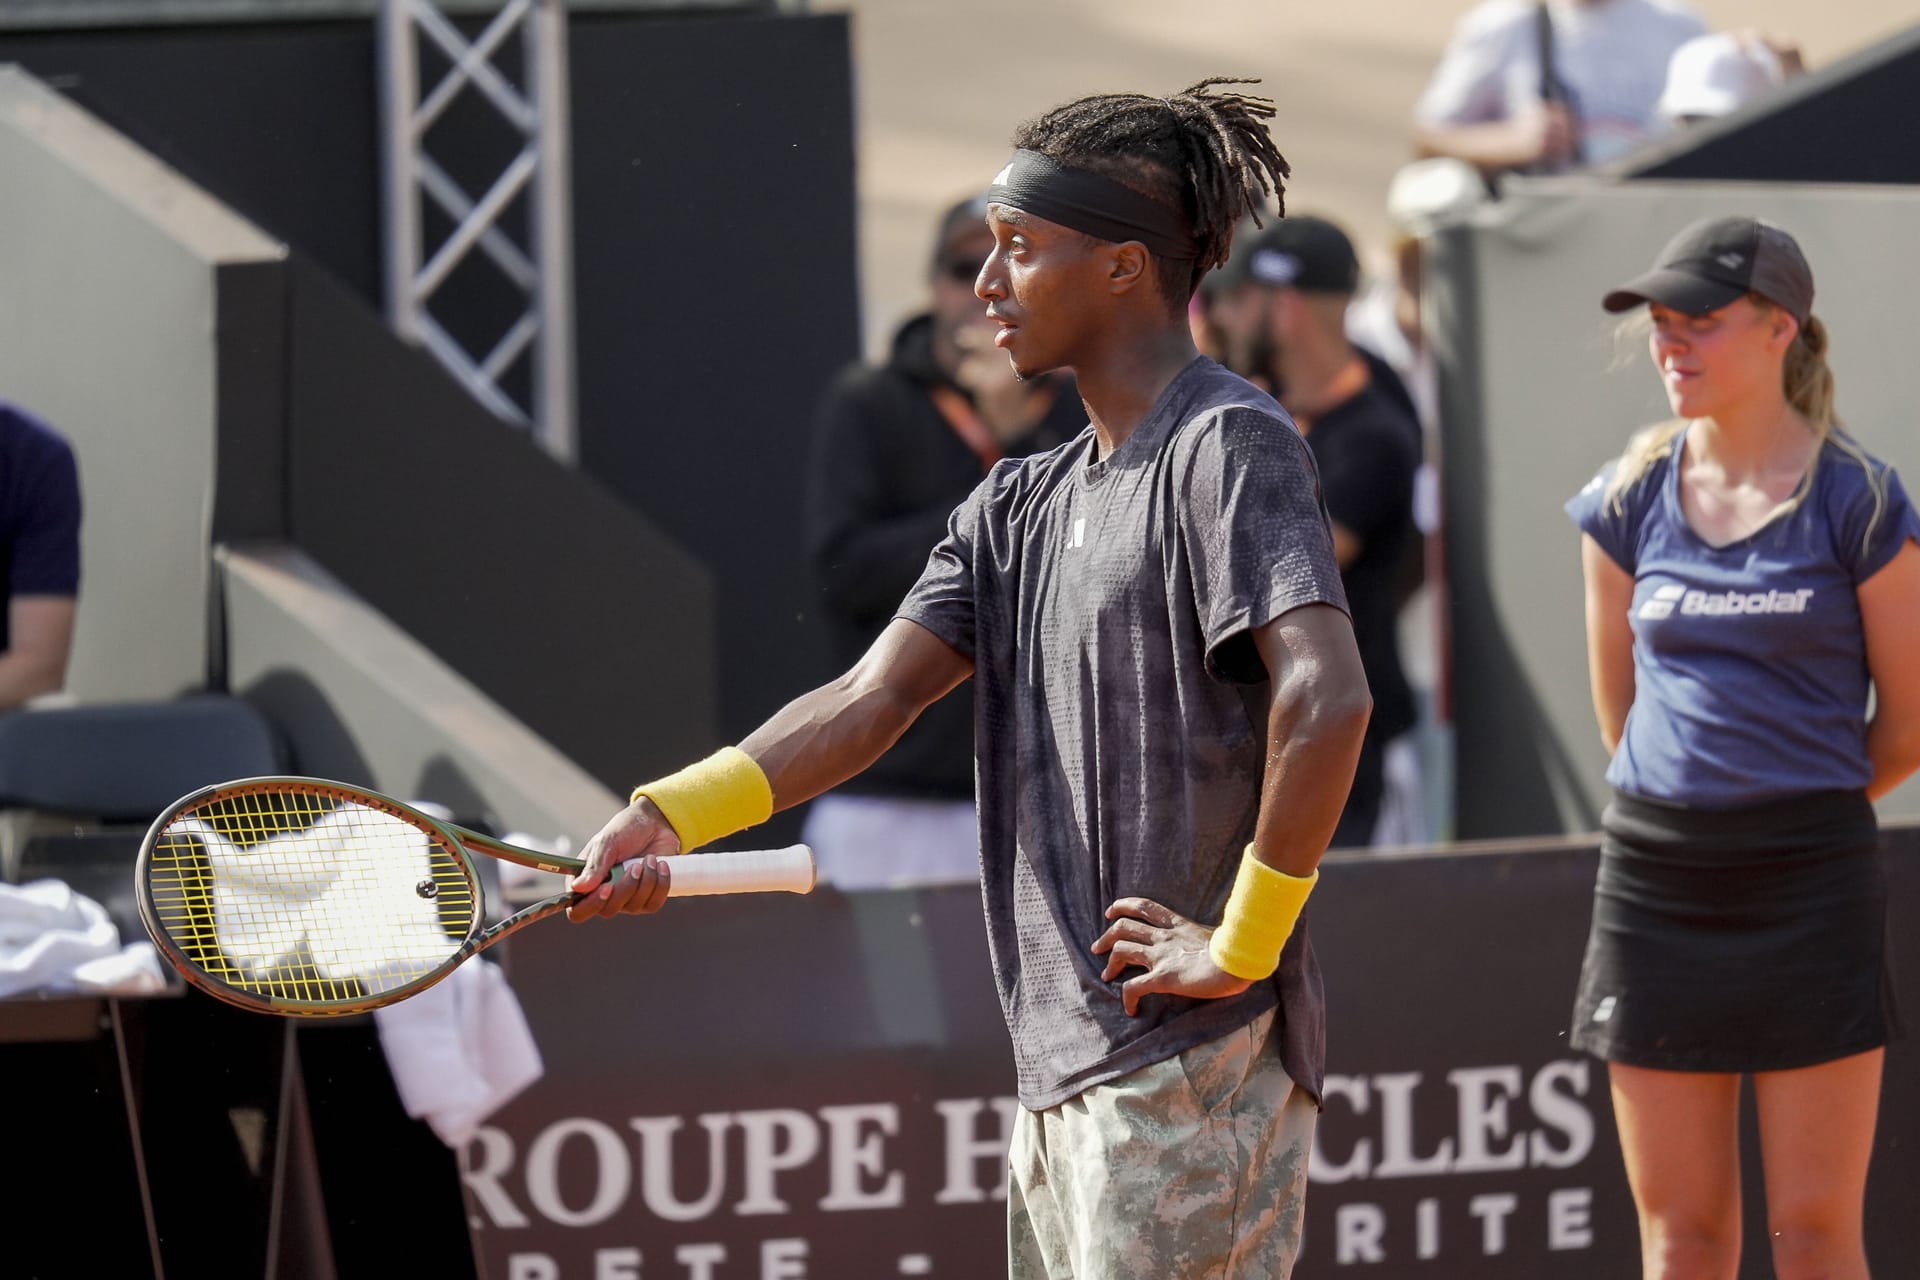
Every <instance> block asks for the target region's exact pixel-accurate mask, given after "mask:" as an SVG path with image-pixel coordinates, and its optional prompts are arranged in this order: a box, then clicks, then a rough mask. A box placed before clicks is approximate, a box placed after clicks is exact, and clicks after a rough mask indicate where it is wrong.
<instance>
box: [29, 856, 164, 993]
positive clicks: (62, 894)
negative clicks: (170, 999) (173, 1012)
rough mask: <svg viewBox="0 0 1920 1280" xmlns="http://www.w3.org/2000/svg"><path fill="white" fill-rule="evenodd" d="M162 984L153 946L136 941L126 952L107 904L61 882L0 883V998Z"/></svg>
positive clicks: (146, 988)
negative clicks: (40, 992) (36, 993)
mask: <svg viewBox="0 0 1920 1280" xmlns="http://www.w3.org/2000/svg"><path fill="white" fill-rule="evenodd" d="M164 985H165V984H164V982H163V981H162V980H161V978H160V965H159V961H158V960H157V959H156V958H155V957H154V955H153V949H152V947H151V946H150V945H149V944H147V943H145V942H140V943H135V944H133V945H132V946H130V947H128V948H126V949H125V951H124V952H123V951H122V949H121V946H120V930H119V929H118V928H116V927H115V925H114V923H113V920H112V918H111V917H110V916H108V915H107V909H106V908H105V907H103V906H101V905H100V904H99V903H97V902H95V901H94V900H93V899H92V898H89V897H87V896H86V895H85V894H79V893H75V892H74V891H73V889H72V887H71V886H69V885H68V884H67V883H66V881H64V880H34V881H30V882H28V883H27V884H5V883H0V997H6V996H11V995H17V994H19V993H20V992H23V991H40V990H47V991H73V990H77V989H78V990H95V991H99V990H122V989H125V990H135V991H142V990H157V989H158V988H159V987H161V986H164Z"/></svg>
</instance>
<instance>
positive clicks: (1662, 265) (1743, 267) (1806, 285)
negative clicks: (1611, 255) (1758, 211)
mask: <svg viewBox="0 0 1920 1280" xmlns="http://www.w3.org/2000/svg"><path fill="white" fill-rule="evenodd" d="M1749 293H1757V294H1759V295H1760V296H1761V297H1763V298H1765V299H1766V300H1767V301H1769V302H1771V303H1773V304H1775V305H1776V306H1779V307H1781V308H1782V309H1784V310H1785V311H1786V312H1788V314H1790V315H1792V316H1793V318H1794V319H1795V320H1798V321H1799V322H1800V323H1801V324H1805V323H1806V322H1807V317H1808V316H1809V315H1811V314H1812V313H1813V269H1812V268H1811V267H1809V266H1808V265H1807V259H1806V255H1804V254H1802V253H1801V252H1800V246H1799V244H1798V243H1796V242H1795V240H1794V238H1793V237H1792V236H1790V235H1788V234H1787V233H1786V232H1785V231H1784V230H1782V229H1781V228H1779V227H1776V226H1774V225H1773V224H1772V223H1771V222H1763V221H1761V220H1760V219H1759V218H1747V217H1735V218H1702V219H1701V220H1700V221H1698V222H1696V223H1693V224H1692V225H1691V226H1689V227H1687V228H1686V229H1685V230H1684V231H1682V232H1681V233H1680V234H1679V235H1677V236H1675V237H1674V238H1673V239H1672V240H1669V241H1668V242H1667V247H1666V248H1664V249H1662V250H1661V251H1660V257H1659V258H1658V259H1657V260H1656V261H1655V263H1654V266H1653V270H1651V271H1648V272H1647V273H1645V274H1644V275H1639V276H1635V277H1634V278H1633V279H1631V280H1629V281H1627V282H1626V283H1625V284H1623V285H1621V286H1620V287H1619V288H1617V289H1615V290H1613V291H1612V292H1611V293H1609V294H1607V296H1606V297H1605V298H1603V299H1601V304H1600V305H1602V306H1603V307H1605V308H1606V309H1607V310H1608V311H1631V310H1632V309H1633V308H1635V307H1637V306H1640V305H1641V304H1642V303H1647V302H1657V303H1659V304H1660V305H1661V306H1665V307H1672V308H1673V309H1674V310H1675V311H1679V312H1683V313H1684V314H1686V315H1690V316H1703V315H1706V314H1707V313H1708V312H1710V311H1718V310H1719V309H1720V308H1721V307H1724V306H1726V305H1727V304H1728V303H1730V302H1733V301H1735V300H1736V299H1739V298H1744V297H1745V296H1746V295H1747V294H1749Z"/></svg>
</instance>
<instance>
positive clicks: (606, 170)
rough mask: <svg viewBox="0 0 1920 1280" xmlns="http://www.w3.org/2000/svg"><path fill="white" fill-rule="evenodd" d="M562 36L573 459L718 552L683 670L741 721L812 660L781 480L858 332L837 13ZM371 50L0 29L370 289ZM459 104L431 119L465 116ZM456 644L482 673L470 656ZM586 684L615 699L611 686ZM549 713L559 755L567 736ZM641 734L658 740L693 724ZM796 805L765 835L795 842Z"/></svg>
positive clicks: (216, 34)
mask: <svg viewBox="0 0 1920 1280" xmlns="http://www.w3.org/2000/svg"><path fill="white" fill-rule="evenodd" d="M570 32H571V39H570V45H569V59H570V64H571V65H570V77H571V85H572V102H571V113H572V128H573V144H572V152H573V154H572V173H573V190H574V231H575V237H574V246H573V252H574V262H575V309H576V322H575V330H576V334H577V339H578V404H579V424H578V432H579V444H580V465H581V469H582V471H583V472H584V473H586V474H587V475H589V476H590V477H592V478H593V479H594V480H595V481H597V482H598V483H600V484H602V485H604V486H605V488H606V489H607V490H608V491H610V492H611V493H612V494H614V495H615V496H617V497H618V498H619V499H621V500H622V501H624V502H626V503H628V504H630V505H631V506H632V507H633V508H634V509H635V510H637V511H638V512H640V513H642V514H643V515H644V516H646V517H647V518H648V519H649V520H650V521H652V522H654V523H655V524H657V525H658V526H659V527H660V528H661V529H662V530H663V531H664V532H665V533H666V534H667V535H668V536H669V537H671V538H672V539H674V540H675V541H676V542H677V543H678V544H679V545H680V547H681V548H682V550H684V551H685V552H687V553H689V554H691V555H692V556H693V557H694V558H695V559H696V560H698V561H699V562H700V563H701V564H702V565H704V566H705V567H706V568H707V569H708V570H709V572H710V573H711V576H712V581H713V584H714V607H715V616H716V640H715V645H714V648H715V652H714V654H713V663H712V672H713V674H712V675H711V676H710V677H704V676H700V675H699V674H698V673H696V678H711V679H712V680H713V682H714V684H715V688H714V689H713V690H711V695H712V701H713V703H714V705H716V706H717V708H718V717H719V721H720V723H719V727H718V732H719V735H720V736H721V738H722V739H724V740H728V741H731V740H735V739H737V738H738V737H739V736H741V735H742V734H744V733H745V732H746V731H747V730H748V729H750V728H751V727H752V726H753V725H754V724H756V723H758V722H759V720H760V719H762V718H764V717H765V716H766V715H767V714H769V713H771V712H772V711H773V710H775V709H776V708H777V707H778V706H779V705H780V704H781V703H782V702H783V701H784V700H785V699H787V698H788V697H791V696H792V695H794V694H796V693H798V692H800V690H801V689H802V688H804V687H806V686H807V685H809V684H810V683H812V682H814V681H816V680H817V679H818V678H819V677H820V676H821V675H822V674H823V668H822V663H823V661H824V656H823V651H822V647H821V645H820V643H819V640H818V637H817V632H816V628H815V627H814V626H813V625H812V623H811V617H810V615H811V607H810V596H811V592H810V590H809V588H808V586H807V583H806V575H805V572H804V565H803V563H802V559H801V553H800V539H799V537H798V530H799V521H800V510H801V493H800V490H799V483H798V477H799V476H800V475H801V474H802V473H803V466H802V463H803V459H804V457H805V453H806V449H807V443H808V441H807V436H808V423H809V421H810V418H811V408H812V402H813V400H814V399H815V397H816V396H817V394H818V393H819V391H820V389H821V388H822V387H823V386H824V385H825V383H826V381H827V379H828V378H829V377H831V375H832V373H833V371H834V370H835V369H836V368H837V367H838V366H839V365H840V364H841V363H843V362H844V361H847V360H850V359H853V358H855V356H856V355H857V354H858V341H859V338H858V335H859V326H858V317H857V314H856V310H857V306H856V278H855V222H854V207H855V206H854V171H853V165H854V150H853V117H852V68H851V58H850V51H849V33H848V26H847V21H846V19H845V18H844V16H841V15H819V16H778V15H770V14H765V13H699V14H696V13H673V12H658V11H656V12H651V13H619V12H594V13H591V14H581V15H576V16H575V17H574V18H573V20H572V22H571V25H570ZM375 59H376V48H375V40H374V30H373V24H372V23H371V22H370V21H366V20H360V21H345V22H272V23H258V24H232V25H220V26H198V27H194V26H187V27H178V26H174V27H156V28H141V29H124V28H105V29H90V30H84V31H46V32H32V31H7V32H0V62H18V63H20V64H21V65H22V66H24V67H25V68H26V69H27V70H28V71H30V72H32V73H33V74H34V75H36V76H39V77H40V78H42V79H44V80H46V81H48V82H49V83H50V84H52V85H53V86H54V87H55V88H58V89H59V90H61V91H62V92H63V93H65V94H67V95H68V96H70V97H72V98H73V99H74V100H75V101H76V102H78V103H79V104H80V105H82V106H84V107H86V108H87V109H88V110H90V111H93V112H94V113H96V114H98V115H99V116H101V117H102V118H103V119H104V120H105V121H106V122H107V123H108V124H110V125H112V126H113V127H115V128H117V129H119V130H121V131H122V132H124V133H126V134H127V135H128V136H129V137H131V138H132V139H133V140H134V141H135V142H137V143H139V144H141V145H142V146H145V147H147V148H149V149H150V150H152V151H153V152H154V153H155V154H156V155H158V156H159V157H160V158H161V159H163V160H165V161H166V162H167V163H169V164H170V165H172V166H173V167H175V168H176V169H178V170H179V171H180V172H181V173H183V174H184V175H185V176H186V177H188V178H190V179H192V180H193V181H195V182H196V183H198V184H200V185H202V186H204V187H205V188H206V189H208V190H209V191H210V192H212V193H213V194H214V195H215V196H217V197H219V198H221V199H222V200H224V201H226V202H228V203H229V204H231V205H232V206H233V207H234V208H235V209H236V210H238V211H239V212H240V213H242V214H244V215H245V216H247V217H248V218H250V219H252V220H253V221H255V222H256V223H258V224H259V225H260V226H261V227H262V228H263V229H265V230H266V231H268V232H269V233H271V234H272V235H274V236H276V237H278V238H280V239H283V240H285V241H286V242H287V243H288V244H290V245H291V246H292V247H293V248H294V249H296V250H297V251H299V252H300V253H301V254H302V255H303V256H305V257H306V258H308V259H310V260H311V261H312V262H313V263H314V264H316V265H317V266H318V267H319V268H320V269H321V271H323V272H324V273H325V274H327V275H330V276H332V277H334V278H335V280H337V281H338V283H339V284H340V285H341V286H343V287H344V289H345V290H346V292H348V293H349V294H351V295H356V296H357V297H358V298H359V299H360V300H362V301H363V302H364V303H366V304H367V305H368V306H369V307H372V308H375V309H378V308H379V306H380V302H381V299H380V283H379V282H380V262H381V251H380V224H379V207H380V204H379V201H380V191H379V182H380V175H379V147H378V138H377V132H376V130H377V105H376V104H377V101H378V94H377V87H376V78H375V67H376V62H375ZM516 65H517V64H516V62H515V61H514V60H511V59H503V66H505V67H506V68H507V69H509V70H512V69H513V68H514V67H515V66H516ZM431 74H432V73H431V71H430V72H429V75H431ZM429 83H430V80H429ZM188 86H190V87H191V91H187V87H188ZM466 110H467V111H468V112H470V113H471V112H479V111H481V109H480V108H479V107H478V106H477V105H474V104H468V105H467V107H466ZM459 124H460V119H459V118H457V117H456V118H455V119H452V120H450V121H448V122H447V125H446V126H444V127H448V128H451V129H452V130H453V133H454V136H455V137H456V138H457V137H458V134H459V129H458V126H459ZM495 145H497V140H489V139H487V138H484V137H482V138H480V139H479V140H477V141H475V142H474V143H473V144H472V151H471V153H470V154H469V155H467V156H465V157H463V156H462V155H461V153H460V151H459V147H458V145H457V144H456V145H454V146H453V147H452V148H451V149H452V151H453V164H452V166H451V167H452V168H453V169H454V171H455V173H456V176H460V175H461V172H462V169H463V168H474V167H478V166H479V165H480V164H481V163H482V162H484V161H485V160H486V159H487V158H488V156H487V154H486V153H487V149H488V148H489V147H491V146H495ZM463 160H464V161H466V162H467V163H466V164H464V165H463V163H462V161H463ZM432 233H433V228H432V225H431V222H430V223H429V235H431V234H432ZM456 301H459V302H460V303H461V304H462V305H463V306H464V308H465V311H466V314H467V316H468V322H470V323H474V324H478V325H480V326H482V327H484V325H485V324H486V323H488V322H490V320H491V319H492V318H493V315H494V314H495V312H496V310H497V309H498V308H499V307H500V306H502V305H503V304H502V302H501V300H500V298H498V297H497V296H489V295H488V294H487V292H486V290H485V288H484V286H481V287H480V288H479V289H478V290H477V291H475V292H474V293H472V294H471V295H469V296H467V297H465V298H463V299H456ZM456 323H459V322H456ZM502 429H503V430H506V429H507V428H502ZM422 518H423V519H427V518H429V517H427V516H426V515H425V514H424V513H423V516H422ZM432 518H439V513H436V515H435V516H434V517H432ZM467 518H473V516H472V513H468V515H467ZM295 537H296V539H297V537H298V531H297V530H296V531H295ZM382 554H383V549H382V547H381V546H380V545H377V544H375V543H373V542H372V541H371V540H368V541H367V542H366V543H365V544H363V545H359V546H355V545H351V543H350V542H342V543H340V544H339V545H336V546H334V547H333V548H332V550H331V551H330V553H329V555H328V557H327V563H328V566H329V568H331V569H333V571H334V572H336V573H338V574H339V575H340V576H341V577H342V578H343V580H345V581H346V582H347V583H348V585H349V586H353V587H355V589H362V584H363V583H364V582H366V581H367V580H369V579H370V578H372V577H377V576H378V574H379V573H380V572H381V571H382V564H381V556H382ZM556 572H558V573H562V574H564V573H566V572H567V566H566V565H564V564H562V565H557V566H556ZM571 585H572V587H573V588H574V590H575V596H576V598H577V600H578V609H577V611H576V612H575V613H574V614H573V616H571V617H568V618H556V619H554V620H553V621H554V625H557V626H564V625H590V621H589V620H590V618H591V611H592V608H593V604H594V601H595V599H596V598H599V597H602V596H604V595H605V594H607V593H618V592H620V591H622V590H625V589H629V588H630V587H631V584H630V583H626V582H623V581H620V580H619V579H617V578H616V579H614V580H606V579H604V578H598V577H596V578H593V579H590V580H589V579H585V578H581V579H579V580H576V581H573V582H572V583H571ZM485 604H486V606H487V607H490V608H502V609H510V608H512V607H514V602H513V601H511V600H487V601H486V602H485ZM673 622H674V619H672V618H663V619H661V625H673ZM449 660H450V661H454V662H455V664H456V666H461V669H462V674H465V675H467V676H468V677H469V678H470V679H474V680H475V682H476V683H478V684H480V685H481V687H482V688H488V684H487V678H486V676H487V673H486V672H485V671H483V670H478V669H476V668H473V667H471V666H462V665H461V664H460V662H459V660H458V657H457V655H449ZM563 678H564V677H563ZM640 678H642V679H654V678H672V677H671V675H667V676H664V677H663V676H662V675H661V673H651V672H650V673H645V674H644V675H643V676H642V677H640ZM488 691H489V692H493V690H492V689H488ZM595 692H596V695H597V697H598V699H599V700H600V701H601V702H602V703H603V705H604V708H605V712H604V713H603V714H617V710H618V707H619V700H620V691H619V690H618V689H599V690H596V691H595ZM546 732H547V733H548V736H549V737H550V739H551V740H552V741H553V742H554V743H555V745H556V746H558V747H560V748H561V749H562V750H563V751H568V752H569V753H570V754H572V753H573V751H574V749H575V748H574V745H573V743H572V742H570V740H569V734H568V733H567V732H565V731H558V732H556V731H554V730H553V729H552V728H551V727H549V728H548V729H547V730H546ZM632 732H633V733H634V734H635V735H636V737H644V738H646V739H647V740H649V741H651V742H652V743H654V744H656V745H657V744H659V743H661V742H662V741H670V740H672V739H674V738H675V737H676V736H684V735H681V734H679V732H678V727H677V726H673V725H652V724H642V723H637V724H634V725H633V726H632ZM717 745H719V743H718V742H714V741H705V742H697V743H691V744H685V746H684V749H690V750H696V751H698V750H704V749H709V748H711V747H713V746H717ZM681 751H682V744H676V754H679V753H681ZM652 754H653V753H652V752H649V751H636V753H635V758H634V761H633V762H632V764H631V765H630V766H628V767H626V768H620V767H618V766H616V767H614V768H613V769H611V770H609V769H607V768H606V767H605V766H604V763H603V762H599V763H596V762H590V761H588V760H586V759H584V758H582V759H581V763H583V764H586V765H588V767H590V768H594V769H595V771H596V772H600V773H607V772H611V773H614V774H616V775H617V776H613V777H608V778H607V779H606V780H607V781H608V783H609V785H614V786H617V787H619V788H620V789H622V790H624V789H625V787H626V786H629V785H631V784H632V783H633V782H634V781H637V780H638V779H637V778H636V777H635V776H634V775H635V773H637V772H639V771H640V770H641V768H642V767H643V765H642V761H643V760H649V759H651V757H652ZM576 758H580V757H576ZM797 820H798V815H783V817H782V818H780V819H777V820H776V824H775V826H776V828H781V827H785V828H787V829H788V830H785V831H783V830H779V829H763V834H764V835H766V836H767V837H768V838H785V836H786V835H787V834H788V833H789V832H790V830H791V829H792V828H793V827H794V826H795V825H797Z"/></svg>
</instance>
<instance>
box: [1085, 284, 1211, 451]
mask: <svg viewBox="0 0 1920 1280" xmlns="http://www.w3.org/2000/svg"><path fill="white" fill-rule="evenodd" d="M1199 354H1200V352H1199V350H1198V349H1197V348H1196V347H1195V346H1194V345H1193V335H1192V333H1191V332H1190V331H1189V330H1188V329H1187V327H1186V324H1185V322H1184V318H1183V321H1182V323H1181V324H1180V325H1179V326H1178V327H1174V326H1167V327H1164V328H1161V329H1158V330H1154V331H1152V332H1150V333H1148V334H1144V335H1134V336H1132V337H1131V338H1130V339H1128V340H1126V341H1115V342H1112V343H1109V344H1108V345H1107V347H1106V348H1105V349H1104V350H1102V351H1101V352H1099V353H1097V354H1096V355H1095V356H1094V357H1093V358H1092V359H1090V360H1085V361H1082V362H1078V363H1076V364H1075V365H1074V367H1073V376H1074V378H1075V380H1076V381H1077V382H1078V383H1079V387H1080V399H1081V400H1082V401H1083V402H1084V403H1085V405H1086V409H1087V417H1088V419H1089V420H1090V421H1091V422H1092V423H1093V431H1094V436H1095V437H1096V438H1097V439H1098V440H1099V443H1100V456H1101V457H1102V458H1104V457H1106V456H1107V455H1108V454H1110V453H1112V452H1113V451H1114V450H1115V449H1118V448H1119V447H1120V446H1121V445H1123V444H1125V443H1126V442H1127V439H1128V438H1129V437H1130V436H1132V435H1133V433H1134V431H1135V430H1137V429H1138V428H1139V426H1140V424H1141V423H1142V422H1144V421H1146V418H1147V415H1148V414H1149V413H1152V412H1153V406H1154V405H1155V404H1157V403H1158V402H1159V400H1160V395H1161V393H1162V392H1164V391H1165V390H1166V389H1167V386H1168V384H1169V383H1171V382H1172V381H1173V380H1174V379H1175V378H1176V377H1178V376H1179V374H1180V371H1181V370H1182V369H1184V368H1186V367H1187V366H1188V365H1190V364H1192V363H1193V361H1194V358H1195V357H1196V356H1198V355H1199Z"/></svg>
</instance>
